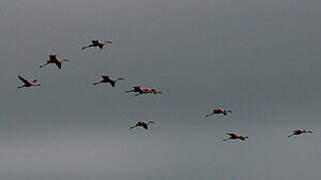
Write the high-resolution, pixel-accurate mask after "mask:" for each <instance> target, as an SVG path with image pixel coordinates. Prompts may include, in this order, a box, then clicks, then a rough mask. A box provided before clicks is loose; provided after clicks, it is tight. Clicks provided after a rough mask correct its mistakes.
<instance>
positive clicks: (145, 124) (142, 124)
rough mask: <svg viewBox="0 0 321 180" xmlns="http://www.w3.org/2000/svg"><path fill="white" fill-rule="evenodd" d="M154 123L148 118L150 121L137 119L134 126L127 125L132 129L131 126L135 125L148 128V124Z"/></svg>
mask: <svg viewBox="0 0 321 180" xmlns="http://www.w3.org/2000/svg"><path fill="white" fill-rule="evenodd" d="M153 123H154V121H153V120H150V121H143V120H141V121H138V122H137V123H136V124H135V125H134V126H131V127H129V129H133V128H135V127H139V126H140V127H142V128H144V129H148V126H149V125H150V124H153Z"/></svg>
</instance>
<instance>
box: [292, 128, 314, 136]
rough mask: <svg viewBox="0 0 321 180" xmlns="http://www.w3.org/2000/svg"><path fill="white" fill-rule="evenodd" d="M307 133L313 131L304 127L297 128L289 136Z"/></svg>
mask: <svg viewBox="0 0 321 180" xmlns="http://www.w3.org/2000/svg"><path fill="white" fill-rule="evenodd" d="M306 133H312V131H307V130H303V129H296V130H294V131H293V132H292V134H290V135H288V137H292V136H297V135H300V134H306Z"/></svg>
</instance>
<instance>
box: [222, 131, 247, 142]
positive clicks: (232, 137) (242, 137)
mask: <svg viewBox="0 0 321 180" xmlns="http://www.w3.org/2000/svg"><path fill="white" fill-rule="evenodd" d="M227 135H229V136H230V137H228V138H226V139H223V141H228V140H235V139H240V140H242V141H244V140H245V139H247V138H249V137H247V136H241V135H239V134H234V133H227Z"/></svg>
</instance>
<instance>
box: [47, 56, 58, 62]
mask: <svg viewBox="0 0 321 180" xmlns="http://www.w3.org/2000/svg"><path fill="white" fill-rule="evenodd" d="M49 59H50V60H51V61H53V60H56V59H57V55H49Z"/></svg>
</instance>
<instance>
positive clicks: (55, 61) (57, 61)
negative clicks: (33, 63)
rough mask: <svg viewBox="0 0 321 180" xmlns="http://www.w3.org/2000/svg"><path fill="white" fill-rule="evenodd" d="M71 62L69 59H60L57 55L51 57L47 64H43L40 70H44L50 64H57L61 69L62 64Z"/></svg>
mask: <svg viewBox="0 0 321 180" xmlns="http://www.w3.org/2000/svg"><path fill="white" fill-rule="evenodd" d="M69 61H70V60H68V59H62V58H58V57H57V55H49V59H48V60H47V62H46V64H43V65H41V66H40V68H43V67H45V66H47V65H48V64H56V66H57V67H58V68H59V69H61V64H62V62H69Z"/></svg>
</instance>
